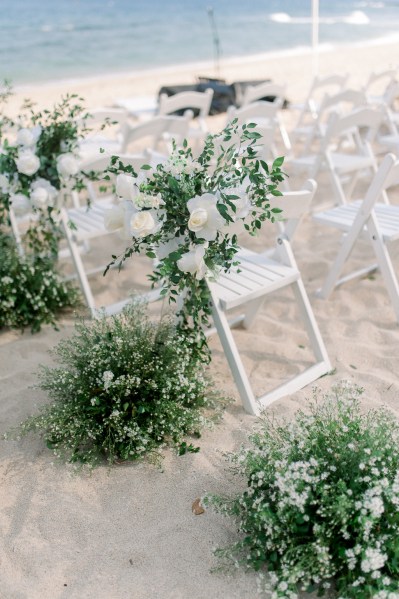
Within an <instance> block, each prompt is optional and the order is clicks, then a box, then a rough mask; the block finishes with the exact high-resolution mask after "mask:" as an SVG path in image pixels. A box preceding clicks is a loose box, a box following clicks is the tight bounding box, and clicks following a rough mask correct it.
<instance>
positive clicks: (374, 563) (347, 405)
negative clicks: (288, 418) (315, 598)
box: [206, 383, 399, 599]
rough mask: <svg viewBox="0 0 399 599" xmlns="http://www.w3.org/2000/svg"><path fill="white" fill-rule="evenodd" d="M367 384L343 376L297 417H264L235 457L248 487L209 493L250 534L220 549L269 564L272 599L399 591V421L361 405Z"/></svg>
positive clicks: (258, 566) (260, 565) (389, 595)
mask: <svg viewBox="0 0 399 599" xmlns="http://www.w3.org/2000/svg"><path fill="white" fill-rule="evenodd" d="M361 393H362V390H361V389H358V388H355V387H353V386H350V385H347V384H345V383H341V384H340V385H338V386H336V387H333V389H332V392H331V393H329V394H327V395H326V396H324V397H323V398H322V400H320V396H319V394H318V393H317V392H315V396H314V400H313V402H311V403H310V405H309V408H310V412H309V413H304V412H302V411H300V412H298V413H297V414H296V417H295V419H294V420H293V421H292V422H288V423H287V422H277V421H275V420H274V419H272V418H271V417H267V416H266V417H265V418H264V419H263V422H262V424H261V428H260V430H259V432H257V433H256V434H254V435H253V436H252V438H251V440H252V443H253V446H252V448H250V449H246V450H245V449H242V450H241V451H240V452H239V453H238V454H234V455H231V456H230V459H231V461H232V463H233V464H234V466H233V467H234V468H235V469H236V470H237V472H239V473H240V474H241V475H243V476H244V477H245V479H246V480H247V482H248V488H247V490H246V491H245V492H244V493H242V494H240V495H238V496H237V497H234V498H231V499H228V498H227V499H226V498H223V497H217V496H209V497H208V498H207V500H206V501H207V503H208V504H212V505H214V506H215V508H216V509H217V510H218V511H221V512H222V513H225V514H230V515H233V516H234V517H235V518H236V519H237V522H238V526H239V530H240V531H241V533H242V539H241V540H240V541H238V542H237V543H236V544H235V545H234V546H233V547H230V548H227V549H221V550H219V555H220V556H223V557H227V558H229V559H232V560H233V561H236V560H237V561H238V562H240V563H241V564H245V565H246V566H247V567H249V568H252V569H254V570H256V571H259V572H261V573H262V574H263V575H264V573H265V572H266V570H267V571H268V572H269V573H270V580H271V585H272V588H273V593H272V596H271V597H272V598H273V599H277V598H283V597H284V598H288V599H294V598H297V597H298V594H297V593H298V590H299V589H301V590H305V591H308V592H310V591H313V590H318V593H319V596H321V595H323V594H324V593H325V592H326V590H327V589H330V592H333V594H334V596H335V597H338V598H339V599H349V598H354V599H355V598H356V599H360V598H361V599H369V598H370V599H371V598H374V599H398V597H399V445H398V441H399V425H398V422H397V421H396V419H395V418H394V417H393V415H392V414H391V413H389V412H388V411H387V410H386V409H379V410H370V411H368V412H366V413H362V412H361V410H360V405H359V396H360V394H361ZM263 580H264V581H266V580H267V577H266V576H263Z"/></svg>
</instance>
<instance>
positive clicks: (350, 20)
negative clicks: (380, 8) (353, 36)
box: [269, 10, 370, 25]
mask: <svg viewBox="0 0 399 599" xmlns="http://www.w3.org/2000/svg"><path fill="white" fill-rule="evenodd" d="M269 19H270V20H271V21H274V22H275V23H290V24H291V25H304V24H305V25H306V24H310V23H311V22H312V17H311V16H309V17H291V16H290V15H289V14H288V13H285V12H275V13H272V14H271V15H269ZM319 23H320V24H322V25H337V24H338V23H347V24H349V25H368V24H369V23H370V19H369V17H368V16H367V15H366V13H364V12H363V11H361V10H354V11H353V12H351V13H350V14H348V15H340V16H337V17H319Z"/></svg>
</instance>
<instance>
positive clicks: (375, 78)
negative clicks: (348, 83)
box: [363, 69, 397, 106]
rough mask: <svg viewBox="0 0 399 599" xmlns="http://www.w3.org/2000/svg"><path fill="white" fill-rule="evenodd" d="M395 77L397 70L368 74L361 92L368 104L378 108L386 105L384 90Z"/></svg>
mask: <svg viewBox="0 0 399 599" xmlns="http://www.w3.org/2000/svg"><path fill="white" fill-rule="evenodd" d="M396 75H397V69H386V70H383V71H373V72H372V73H370V76H369V78H368V79H367V81H366V83H365V85H364V86H363V91H364V92H365V94H366V96H367V101H368V103H369V104H376V105H378V106H379V105H380V104H385V103H386V96H385V92H386V89H387V87H389V85H391V83H392V82H393V81H394V80H395V77H396Z"/></svg>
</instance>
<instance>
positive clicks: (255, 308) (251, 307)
mask: <svg viewBox="0 0 399 599" xmlns="http://www.w3.org/2000/svg"><path fill="white" fill-rule="evenodd" d="M263 302H264V298H263V297H261V298H259V299H257V300H254V301H253V302H250V303H249V304H248V308H247V309H246V311H245V315H244V319H243V321H242V326H243V328H244V329H249V328H250V327H251V326H252V323H253V321H254V320H255V318H256V315H257V314H258V312H259V310H260V309H261V308H262V305H263Z"/></svg>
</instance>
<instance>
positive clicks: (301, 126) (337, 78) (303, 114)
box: [290, 75, 348, 142]
mask: <svg viewBox="0 0 399 599" xmlns="http://www.w3.org/2000/svg"><path fill="white" fill-rule="evenodd" d="M347 80H348V75H329V76H327V77H319V76H316V77H315V78H314V79H313V81H312V84H311V86H310V89H309V92H308V95H307V96H306V99H305V101H304V102H303V104H293V105H291V109H297V110H299V116H298V120H297V123H296V125H295V127H294V129H293V130H292V131H291V132H290V137H291V141H292V142H294V141H298V140H299V139H300V138H301V137H303V136H305V137H307V135H308V132H309V125H312V124H313V123H314V121H315V119H316V118H317V115H318V113H319V109H320V103H321V100H322V98H323V97H324V95H325V94H326V93H329V94H336V93H338V92H340V91H342V90H343V89H344V86H345V85H346V82H347ZM327 90H328V92H327Z"/></svg>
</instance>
